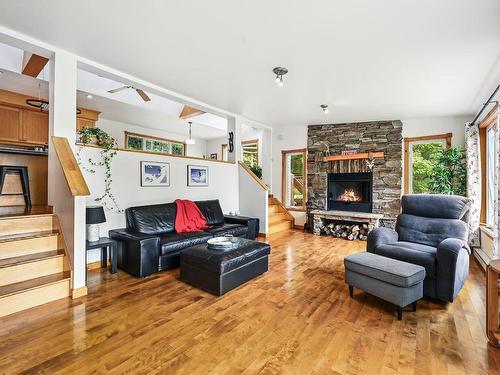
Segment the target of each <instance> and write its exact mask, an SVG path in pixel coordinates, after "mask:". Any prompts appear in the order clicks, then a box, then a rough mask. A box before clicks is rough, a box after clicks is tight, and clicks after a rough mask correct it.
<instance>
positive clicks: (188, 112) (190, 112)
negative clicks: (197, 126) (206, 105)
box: [179, 105, 205, 120]
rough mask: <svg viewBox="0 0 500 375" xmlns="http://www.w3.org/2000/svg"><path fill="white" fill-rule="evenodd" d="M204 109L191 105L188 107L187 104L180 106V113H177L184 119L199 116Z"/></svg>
mask: <svg viewBox="0 0 500 375" xmlns="http://www.w3.org/2000/svg"><path fill="white" fill-rule="evenodd" d="M204 113H205V111H202V110H201V109H196V108H193V107H190V106H188V105H185V106H184V108H182V111H181V114H180V115H179V118H181V119H183V120H185V119H188V118H191V117H194V116H199V115H202V114H204Z"/></svg>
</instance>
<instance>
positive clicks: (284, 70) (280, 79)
mask: <svg viewBox="0 0 500 375" xmlns="http://www.w3.org/2000/svg"><path fill="white" fill-rule="evenodd" d="M273 73H274V74H276V79H275V82H276V83H277V84H278V86H283V76H284V75H285V74H287V73H288V69H287V68H282V67H280V66H278V67H276V68H274V69H273Z"/></svg>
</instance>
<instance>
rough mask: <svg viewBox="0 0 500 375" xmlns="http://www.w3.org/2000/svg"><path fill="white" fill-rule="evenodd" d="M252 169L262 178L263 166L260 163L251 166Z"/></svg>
mask: <svg viewBox="0 0 500 375" xmlns="http://www.w3.org/2000/svg"><path fill="white" fill-rule="evenodd" d="M249 168H250V170H251V171H252V172H253V174H254V175H256V176H257V177H258V178H260V179H262V168H261V167H259V166H258V165H256V164H254V165H251V166H249Z"/></svg>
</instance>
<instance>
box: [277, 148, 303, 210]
mask: <svg viewBox="0 0 500 375" xmlns="http://www.w3.org/2000/svg"><path fill="white" fill-rule="evenodd" d="M298 153H302V154H303V155H304V200H303V205H302V207H287V206H286V199H285V194H286V156H287V154H298ZM281 202H282V203H283V206H284V207H285V208H286V209H287V210H288V211H300V212H305V211H306V203H307V149H306V148H295V149H290V150H281Z"/></svg>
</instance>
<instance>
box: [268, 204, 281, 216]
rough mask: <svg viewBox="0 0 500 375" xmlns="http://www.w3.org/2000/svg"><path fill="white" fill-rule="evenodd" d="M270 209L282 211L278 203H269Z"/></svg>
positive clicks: (273, 211) (270, 210) (271, 210)
mask: <svg viewBox="0 0 500 375" xmlns="http://www.w3.org/2000/svg"><path fill="white" fill-rule="evenodd" d="M268 211H269V213H270V214H271V213H276V212H279V211H280V207H279V206H278V205H277V204H273V203H271V204H269V208H268Z"/></svg>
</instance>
